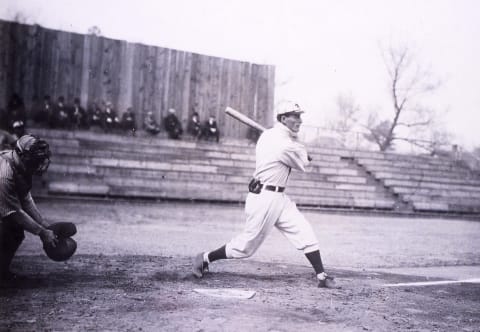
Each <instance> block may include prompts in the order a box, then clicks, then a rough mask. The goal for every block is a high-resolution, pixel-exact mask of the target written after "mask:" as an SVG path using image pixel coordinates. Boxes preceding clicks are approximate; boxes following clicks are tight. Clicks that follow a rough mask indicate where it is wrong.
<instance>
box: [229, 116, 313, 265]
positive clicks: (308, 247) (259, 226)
mask: <svg viewBox="0 0 480 332" xmlns="http://www.w3.org/2000/svg"><path fill="white" fill-rule="evenodd" d="M255 154H256V167H255V172H254V174H253V176H254V178H255V179H258V180H260V182H261V183H262V184H263V185H273V186H280V187H286V185H287V180H288V176H289V175H290V172H291V169H296V170H299V171H305V167H306V166H307V165H308V164H309V161H308V154H307V150H306V148H305V146H304V145H303V144H301V143H300V142H298V140H297V138H296V135H295V133H293V132H292V131H290V130H289V129H288V127H286V126H285V125H283V124H281V123H277V124H276V125H275V126H274V127H273V128H271V129H268V130H266V131H264V132H263V134H262V135H261V136H260V138H259V140H258V142H257V146H256V153H255ZM245 213H246V223H245V228H244V230H243V232H242V233H241V234H239V235H238V236H236V237H234V238H233V239H232V240H231V241H230V242H228V243H227V245H226V253H227V258H245V257H249V256H251V255H252V254H253V253H254V252H255V251H256V250H257V249H258V247H259V246H260V245H261V244H262V242H263V241H264V239H265V238H266V236H267V234H268V232H269V231H270V230H271V229H272V227H273V226H275V227H276V228H277V229H278V230H280V231H281V232H282V233H283V234H284V235H285V236H286V237H287V238H288V240H289V241H290V242H291V243H292V244H293V245H294V246H295V248H297V249H299V250H303V252H304V253H309V252H312V251H315V250H318V249H319V248H318V241H317V238H316V236H315V234H314V232H313V229H312V227H311V225H310V224H309V222H308V221H307V220H306V219H305V217H304V216H303V215H302V214H301V213H300V211H298V209H297V206H296V204H295V203H294V202H292V201H291V200H290V198H289V197H288V195H287V194H286V193H285V192H274V191H267V190H264V189H262V191H261V192H260V193H258V194H254V193H249V194H248V195H247V199H246V202H245Z"/></svg>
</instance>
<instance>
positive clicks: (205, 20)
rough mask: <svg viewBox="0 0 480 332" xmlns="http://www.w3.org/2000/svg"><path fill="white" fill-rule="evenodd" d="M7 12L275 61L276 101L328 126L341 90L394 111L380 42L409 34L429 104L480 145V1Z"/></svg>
mask: <svg viewBox="0 0 480 332" xmlns="http://www.w3.org/2000/svg"><path fill="white" fill-rule="evenodd" d="M0 3H1V4H2V6H0V17H1V18H3V19H7V20H12V19H13V18H14V17H15V16H16V15H18V14H20V17H21V19H22V20H25V23H38V24H40V25H42V26H44V27H48V28H54V29H61V30H67V31H75V32H80V33H86V32H87V31H88V29H89V28H90V27H92V26H98V27H99V28H100V30H101V34H102V35H103V36H106V37H110V38H117V39H125V40H128V41H131V42H141V43H145V44H151V45H157V46H161V47H168V48H174V49H180V50H185V51H190V52H197V53H202V54H207V55H214V56H219V57H226V58H231V59H239V60H245V61H249V62H254V63H260V64H272V65H275V66H276V96H275V97H276V100H277V101H278V100H282V99H286V98H288V99H295V100H297V101H298V102H299V103H300V104H301V105H302V106H303V107H304V108H306V109H307V111H308V112H307V113H306V115H305V117H304V118H305V123H306V124H310V125H317V126H324V125H325V122H326V120H327V119H328V118H330V117H331V115H332V114H333V113H334V112H335V99H336V97H337V96H338V95H339V94H351V95H352V96H353V97H354V99H355V100H356V102H357V103H358V104H359V105H360V107H361V108H362V110H364V111H366V110H370V109H375V110H378V111H379V112H380V113H383V114H387V113H388V112H391V106H390V103H389V99H388V98H389V96H388V85H387V82H388V81H387V74H386V70H385V65H384V62H383V61H382V56H381V49H382V48H381V46H382V45H388V44H389V43H393V44H395V43H399V42H402V43H408V44H409V45H410V46H411V47H412V49H414V50H415V51H416V54H417V56H416V59H417V60H418V61H419V62H420V63H422V64H423V65H424V66H426V67H429V68H431V71H432V72H433V74H434V75H435V76H436V77H437V78H439V79H440V80H441V81H442V83H443V84H442V86H441V88H440V89H439V90H437V92H436V94H435V95H434V96H433V97H432V98H431V100H430V101H429V102H430V105H431V106H432V107H434V108H435V109H437V110H439V111H441V112H444V111H448V112H447V113H446V115H445V116H444V120H445V125H446V126H447V129H448V130H449V131H451V132H452V133H453V134H454V135H455V137H456V142H458V143H460V144H462V145H464V146H466V147H472V146H480V135H479V134H477V132H478V128H477V127H478V126H479V125H478V123H479V120H480V115H479V113H480V65H479V64H478V62H479V61H480V41H479V40H480V39H479V36H480V1H475V0H416V1H414V0H391V1H388V0H369V1H365V0H343V1H342V0H336V1H333V0H332V1H324V0H292V1H287V0H283V1H281V0H275V1H274V0H265V1H261V0H241V1H240V0H236V1H233V0H231V1H229V0H197V1H195V0H175V1H171V0H170V1H153V0H152V1H147V0H135V1H120V0H116V1H114V0H82V1H78V0H76V1H69V0H48V1H46V0H0Z"/></svg>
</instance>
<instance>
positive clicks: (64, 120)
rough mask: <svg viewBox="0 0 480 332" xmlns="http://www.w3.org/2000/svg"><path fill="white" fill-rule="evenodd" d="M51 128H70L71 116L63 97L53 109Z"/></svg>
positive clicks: (59, 98)
mask: <svg viewBox="0 0 480 332" xmlns="http://www.w3.org/2000/svg"><path fill="white" fill-rule="evenodd" d="M49 125H50V128H62V129H67V128H70V126H71V122H70V115H69V113H68V109H67V106H66V105H65V98H64V97H63V96H60V97H58V100H57V103H56V104H55V106H54V107H53V112H52V113H51V116H50V120H49Z"/></svg>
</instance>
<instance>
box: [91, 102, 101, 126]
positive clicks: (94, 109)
mask: <svg viewBox="0 0 480 332" xmlns="http://www.w3.org/2000/svg"><path fill="white" fill-rule="evenodd" d="M103 118H104V117H103V110H102V108H101V107H100V106H98V103H97V102H95V101H94V102H93V103H92V105H91V106H90V108H89V110H88V119H89V125H90V126H93V127H98V128H102V129H103V123H104V121H103Z"/></svg>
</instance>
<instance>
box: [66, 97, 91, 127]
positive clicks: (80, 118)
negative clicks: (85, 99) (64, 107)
mask: <svg viewBox="0 0 480 332" xmlns="http://www.w3.org/2000/svg"><path fill="white" fill-rule="evenodd" d="M70 115H71V122H72V124H73V128H74V129H79V128H83V129H88V127H89V126H88V119H87V112H86V111H85V109H84V108H83V107H82V106H81V105H80V98H75V99H74V101H73V106H72V110H71V111H70Z"/></svg>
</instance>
